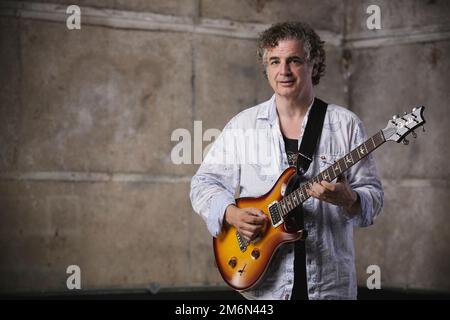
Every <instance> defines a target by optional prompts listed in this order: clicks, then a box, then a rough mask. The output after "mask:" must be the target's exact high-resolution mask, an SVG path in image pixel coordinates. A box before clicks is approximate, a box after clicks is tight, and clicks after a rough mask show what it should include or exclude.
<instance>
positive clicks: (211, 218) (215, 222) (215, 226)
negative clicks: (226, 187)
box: [206, 191, 236, 237]
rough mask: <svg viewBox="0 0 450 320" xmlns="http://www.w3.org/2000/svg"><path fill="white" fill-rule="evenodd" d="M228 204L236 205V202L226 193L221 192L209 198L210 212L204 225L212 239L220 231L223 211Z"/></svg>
mask: <svg viewBox="0 0 450 320" xmlns="http://www.w3.org/2000/svg"><path fill="white" fill-rule="evenodd" d="M230 204H236V201H235V199H234V197H233V196H232V195H231V194H230V193H229V192H227V191H224V192H221V193H219V194H218V195H216V196H214V197H212V198H211V210H210V212H209V215H208V219H207V223H206V225H207V227H208V230H209V232H210V233H211V234H212V236H213V237H216V236H217V235H219V233H220V231H221V229H222V223H223V217H224V215H225V210H226V208H227V207H228V206H229V205H230Z"/></svg>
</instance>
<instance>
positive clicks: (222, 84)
mask: <svg viewBox="0 0 450 320" xmlns="http://www.w3.org/2000/svg"><path fill="white" fill-rule="evenodd" d="M375 2H376V1H375ZM375 2H374V1H371V2H370V4H372V3H375ZM77 3H78V4H79V5H80V6H81V10H82V20H81V21H82V29H81V30H72V31H70V30H68V29H67V28H66V23H65V20H66V18H67V14H66V13H65V9H66V8H67V5H68V4H73V1H65V0H60V1H56V0H54V1H40V2H19V1H0V57H1V58H0V70H2V72H1V76H0V87H1V88H2V89H1V90H0V124H1V125H0V221H1V223H0V254H1V256H2V259H1V263H0V291H3V292H5V291H9V292H10V291H24V290H25V291H27V290H32V291H51V290H65V289H66V279H67V277H68V275H67V274H66V268H67V266H69V265H72V264H75V265H79V266H80V268H81V272H82V288H84V289H98V288H131V287H146V286H148V285H149V284H150V283H152V282H156V283H159V285H161V286H167V287H173V286H199V285H207V286H214V285H223V281H222V280H221V278H220V276H219V274H218V272H217V270H216V268H215V266H214V260H213V255H212V247H211V238H210V236H209V234H208V233H207V231H206V228H205V225H204V223H203V221H202V220H201V219H200V218H199V217H198V216H197V215H195V214H194V213H193V211H192V209H191V206H190V202H189V197H188V194H189V182H190V178H191V176H192V174H193V173H194V172H195V170H196V169H197V167H198V165H195V164H191V165H189V164H183V165H175V164H174V163H173V162H172V161H171V157H170V155H171V151H172V148H173V147H174V146H175V145H176V144H177V142H176V141H171V134H172V132H173V131H174V130H175V129H177V128H184V129H187V130H188V131H189V132H190V133H191V135H192V136H191V142H192V144H193V146H192V147H194V136H193V134H194V121H196V120H197V121H198V120H200V121H202V129H203V132H204V131H205V130H207V129H209V128H217V129H219V130H220V129H222V127H223V126H224V124H225V123H226V122H227V121H228V120H229V119H230V118H231V117H232V116H233V115H235V114H236V113H237V112H239V111H240V110H242V109H244V108H246V107H249V106H252V105H254V104H256V103H257V102H259V101H262V100H265V99H267V98H268V97H270V95H271V92H270V89H269V87H268V85H267V84H266V81H265V79H264V78H263V76H262V70H261V68H260V66H259V65H258V63H257V59H256V57H255V39H256V36H257V34H258V32H259V31H261V30H263V29H264V28H265V27H266V26H268V25H269V24H271V23H272V22H275V21H279V20H285V19H302V20H303V21H306V22H309V23H310V24H311V25H313V27H315V28H317V29H318V30H319V33H320V34H321V36H322V37H323V39H324V40H326V41H327V46H326V50H327V74H326V77H325V78H324V79H323V80H321V83H320V85H319V86H318V87H317V93H318V95H319V96H321V97H323V98H324V99H326V100H328V101H333V102H335V103H338V104H341V105H345V106H348V107H349V108H351V109H352V110H354V111H355V112H357V113H358V114H359V115H360V116H361V118H362V119H363V120H364V121H365V122H366V124H367V127H368V131H369V132H370V133H374V132H375V131H376V130H379V129H380V128H383V127H384V126H385V123H386V121H387V120H388V119H389V117H390V116H391V115H392V114H393V113H400V112H402V111H404V110H409V109H410V108H411V107H412V106H414V105H419V104H424V105H426V106H427V107H428V109H427V111H426V115H425V116H426V118H427V121H428V123H429V125H428V131H427V132H426V133H425V134H421V136H420V138H419V140H418V141H416V142H414V143H412V144H411V145H410V146H409V147H404V146H401V145H399V146H396V145H395V146H394V145H389V146H385V147H383V148H384V149H383V150H379V151H378V153H377V155H376V157H377V160H378V163H379V168H380V172H381V174H382V177H383V182H384V184H385V192H386V207H385V210H384V212H383V215H382V216H380V218H379V219H378V220H377V223H376V225H375V226H373V227H371V228H368V229H363V230H357V231H356V237H355V244H356V249H357V265H358V277H359V281H360V284H361V285H365V279H366V278H367V274H366V273H365V269H366V267H367V266H368V265H370V264H377V265H379V266H380V267H381V270H382V284H383V286H386V287H415V288H424V289H446V290H448V289H450V281H449V277H448V276H447V275H446V270H449V269H450V268H449V267H450V263H449V258H448V255H447V254H446V253H447V252H448V246H447V242H448V241H445V240H448V234H447V233H445V230H446V229H445V225H446V224H445V222H446V221H448V218H447V217H446V216H445V213H446V211H448V209H449V208H448V206H449V204H448V202H446V201H445V198H446V195H448V188H449V186H448V183H447V178H448V169H446V167H445V159H446V158H447V157H446V156H447V155H448V154H449V148H448V147H447V146H446V145H445V141H444V139H442V137H443V136H444V137H445V136H446V135H447V134H446V129H445V128H446V127H445V119H448V116H449V111H447V109H448V108H446V107H445V103H446V102H448V101H449V99H448V98H449V96H448V90H446V80H447V79H446V78H447V73H446V72H444V70H448V69H449V65H448V60H447V59H445V57H446V56H448V51H449V46H448V39H449V38H450V36H449V32H448V31H449V29H448V26H449V21H448V16H449V15H448V13H449V7H448V4H447V3H446V2H445V1H442V2H439V1H434V2H425V1H403V2H402V3H401V5H397V4H396V5H394V4H392V3H391V2H388V1H384V2H379V5H380V6H381V9H382V21H383V28H382V30H379V31H376V32H373V31H372V32H369V31H368V30H367V28H366V27H365V19H366V18H367V14H366V13H365V8H366V7H367V6H368V5H369V2H367V3H364V2H358V1H346V2H345V3H342V4H341V3H338V2H335V1H323V2H320V4H317V2H316V1H309V0H305V1H292V2H291V1H280V2H275V1H245V2H243V1H221V0H220V1H209V0H201V1H200V0H189V1H114V4H113V5H111V2H110V1H91V0H85V1H79V2H77ZM445 12H447V14H446V13H445ZM429 21H433V25H427V23H428V22H429ZM399 34H400V36H399ZM412 35H413V36H412ZM438 119H442V120H441V121H437V120H438ZM439 138H441V139H440V140H439ZM197 139H198V138H197ZM431 141H433V143H430V142H431ZM207 144H208V142H204V143H203V147H206V146H207ZM191 159H192V160H194V159H193V156H192V157H191ZM430 169H431V170H430ZM406 248H408V249H409V248H414V249H413V250H405V249H406Z"/></svg>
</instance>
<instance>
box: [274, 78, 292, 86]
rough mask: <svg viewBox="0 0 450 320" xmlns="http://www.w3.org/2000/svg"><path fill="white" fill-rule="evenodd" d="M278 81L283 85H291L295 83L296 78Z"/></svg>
mask: <svg viewBox="0 0 450 320" xmlns="http://www.w3.org/2000/svg"><path fill="white" fill-rule="evenodd" d="M278 83H279V84H280V85H281V86H282V87H291V86H293V85H294V83H295V80H293V79H292V80H283V81H278Z"/></svg>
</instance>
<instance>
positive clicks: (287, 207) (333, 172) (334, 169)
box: [278, 131, 386, 216]
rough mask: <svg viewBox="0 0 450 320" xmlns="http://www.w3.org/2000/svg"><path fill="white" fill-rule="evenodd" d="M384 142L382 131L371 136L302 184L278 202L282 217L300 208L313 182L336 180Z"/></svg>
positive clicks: (307, 196)
mask: <svg viewBox="0 0 450 320" xmlns="http://www.w3.org/2000/svg"><path fill="white" fill-rule="evenodd" d="M384 142H386V140H385V139H384V136H383V133H382V131H379V132H378V133H377V134H375V135H373V136H372V137H370V138H369V139H367V140H366V141H365V142H364V143H362V144H360V145H359V146H358V147H356V148H355V149H353V150H352V151H351V152H349V153H348V154H346V155H345V156H344V157H342V158H341V159H339V160H338V161H336V162H335V163H334V164H333V165H331V166H330V167H328V168H327V169H325V170H323V171H322V172H321V173H319V174H318V175H317V176H315V177H314V178H312V179H310V180H308V181H306V182H305V183H303V184H302V185H301V186H300V187H299V188H297V189H295V190H294V191H292V192H291V193H290V194H288V195H287V196H285V197H284V198H283V199H282V200H281V201H279V202H278V204H279V206H280V209H281V211H282V215H283V216H285V215H287V214H288V213H289V212H290V211H292V210H294V209H295V208H296V207H298V206H300V205H301V204H302V203H303V202H305V201H306V200H307V199H308V198H309V197H310V196H309V195H308V194H307V193H306V189H307V188H311V186H312V184H313V183H314V182H317V183H320V182H321V181H324V180H325V181H327V182H331V181H333V180H334V179H336V178H337V177H338V176H339V175H340V174H341V173H343V172H345V171H346V170H348V169H350V168H351V167H352V166H353V165H354V164H356V163H357V162H358V161H360V160H361V159H363V158H364V157H366V156H367V155H368V154H369V153H371V152H372V151H374V150H375V149H376V148H378V147H379V146H381V145H382V144H383V143H384Z"/></svg>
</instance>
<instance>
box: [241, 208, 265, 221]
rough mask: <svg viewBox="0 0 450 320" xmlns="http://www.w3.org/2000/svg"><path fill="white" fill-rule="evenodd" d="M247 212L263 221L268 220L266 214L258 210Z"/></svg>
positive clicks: (250, 209)
mask: <svg viewBox="0 0 450 320" xmlns="http://www.w3.org/2000/svg"><path fill="white" fill-rule="evenodd" d="M246 211H247V212H248V213H249V214H251V215H253V216H255V217H258V218H260V219H262V221H264V220H266V219H267V216H266V215H265V214H264V212H262V211H261V210H259V209H257V208H246Z"/></svg>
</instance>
